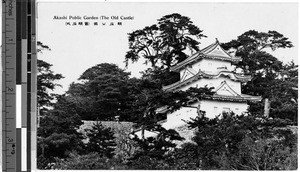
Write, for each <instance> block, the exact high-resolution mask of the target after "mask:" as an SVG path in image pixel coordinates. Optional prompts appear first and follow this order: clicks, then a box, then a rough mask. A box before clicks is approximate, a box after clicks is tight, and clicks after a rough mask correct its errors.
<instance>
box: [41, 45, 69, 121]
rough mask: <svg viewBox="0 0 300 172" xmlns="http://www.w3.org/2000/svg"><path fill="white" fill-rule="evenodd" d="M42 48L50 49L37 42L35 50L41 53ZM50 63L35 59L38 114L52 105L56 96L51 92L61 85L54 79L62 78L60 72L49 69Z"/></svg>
mask: <svg viewBox="0 0 300 172" xmlns="http://www.w3.org/2000/svg"><path fill="white" fill-rule="evenodd" d="M44 50H48V51H50V50H51V49H50V48H49V47H48V46H47V45H44V44H43V43H42V42H39V41H38V42H37V51H38V53H42V52H43V51H44ZM51 67H52V64H49V63H48V62H46V61H43V60H40V59H38V60H37V70H38V74H37V101H38V107H39V108H40V114H41V115H43V114H44V113H45V111H47V110H48V109H49V107H51V106H52V105H53V101H54V99H55V97H56V96H57V95H56V94H54V93H51V91H53V90H54V89H55V88H56V87H60V86H61V85H59V84H57V83H56V81H58V80H60V79H62V78H64V77H63V76H62V74H56V73H54V72H53V71H52V70H51Z"/></svg>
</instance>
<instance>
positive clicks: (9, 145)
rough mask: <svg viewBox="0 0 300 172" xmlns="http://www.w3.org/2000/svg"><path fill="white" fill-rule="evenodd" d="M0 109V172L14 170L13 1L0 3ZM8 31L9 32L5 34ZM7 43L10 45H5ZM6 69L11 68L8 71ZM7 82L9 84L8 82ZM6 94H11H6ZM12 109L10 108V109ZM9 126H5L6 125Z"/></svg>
mask: <svg viewBox="0 0 300 172" xmlns="http://www.w3.org/2000/svg"><path fill="white" fill-rule="evenodd" d="M2 2H3V3H2V12H4V13H3V14H2V31H5V33H4V35H3V36H2V70H3V73H2V79H3V82H2V89H3V90H4V91H5V92H4V93H3V94H2V100H5V101H2V108H3V109H4V111H5V113H4V114H2V155H3V156H2V170H3V171H15V170H16V121H15V120H10V121H9V122H8V120H7V119H6V118H13V119H15V113H16V109H15V107H16V96H15V92H16V76H15V69H14V68H15V64H16V60H15V58H14V57H15V56H16V44H13V43H15V41H16V21H15V18H16V2H15V1H13V0H9V1H2ZM7 31H9V32H7ZM6 42H9V43H11V44H6ZM7 68H13V69H10V70H8V69H7ZM8 81H9V82H8ZM6 92H9V93H12V94H6ZM11 107H12V108H11ZM8 123H9V125H6V124H8Z"/></svg>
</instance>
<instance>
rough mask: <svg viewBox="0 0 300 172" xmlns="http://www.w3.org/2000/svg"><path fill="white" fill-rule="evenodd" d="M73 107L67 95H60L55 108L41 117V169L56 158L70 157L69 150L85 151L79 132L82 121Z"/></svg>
mask: <svg viewBox="0 0 300 172" xmlns="http://www.w3.org/2000/svg"><path fill="white" fill-rule="evenodd" d="M72 107H73V105H72V104H71V103H70V101H68V100H67V98H66V97H65V96H59V97H58V101H57V103H55V105H54V107H53V109H52V110H49V111H47V113H45V115H44V116H43V117H41V119H40V126H39V128H38V130H37V137H38V143H37V156H38V168H39V169H45V168H48V166H49V164H51V163H54V162H55V161H56V160H55V158H66V157H68V155H69V152H72V151H79V152H81V151H83V148H84V147H83V142H82V139H83V136H82V134H81V133H78V132H77V130H78V128H79V126H80V125H81V124H82V121H81V119H80V116H79V115H77V114H76V113H75V111H74V110H73V111H72V109H73V108H72Z"/></svg>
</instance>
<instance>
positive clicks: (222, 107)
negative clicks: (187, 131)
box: [162, 100, 248, 129]
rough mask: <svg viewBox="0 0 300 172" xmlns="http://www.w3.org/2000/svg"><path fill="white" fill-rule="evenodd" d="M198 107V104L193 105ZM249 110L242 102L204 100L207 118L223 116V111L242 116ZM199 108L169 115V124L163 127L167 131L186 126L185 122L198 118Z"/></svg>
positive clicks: (183, 108)
mask: <svg viewBox="0 0 300 172" xmlns="http://www.w3.org/2000/svg"><path fill="white" fill-rule="evenodd" d="M191 106H193V107H197V106H198V103H195V104H193V105H191ZM247 108H248V105H247V103H245V102H244V103H242V102H223V101H212V100H202V101H201V108H200V109H201V110H203V111H205V112H206V117H208V118H214V117H216V116H217V115H219V114H221V113H222V112H223V111H233V112H234V113H235V114H237V115H241V114H242V113H244V112H246V111H247ZM196 116H197V108H190V107H182V108H181V109H179V110H177V111H175V112H173V113H171V114H168V115H167V122H165V123H163V124H162V126H163V127H165V128H166V129H170V128H176V127H179V126H183V125H185V124H186V122H184V121H189V120H190V119H191V118H196Z"/></svg>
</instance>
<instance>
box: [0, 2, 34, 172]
mask: <svg viewBox="0 0 300 172" xmlns="http://www.w3.org/2000/svg"><path fill="white" fill-rule="evenodd" d="M35 5H36V4H35V0H3V1H2V34H3V36H2V100H3V101H2V107H3V109H2V123H1V125H2V130H1V132H2V155H3V156H2V171H6V172H8V171H31V170H32V169H33V170H34V169H36V165H35V163H36V161H35V160H34V161H32V159H34V158H32V157H34V156H35V153H36V146H35V144H34V143H36V142H35V140H32V139H36V136H35V134H36V129H35V121H36V119H35V118H36V112H37V110H36V103H37V101H36V98H37V96H36V93H37V91H36V90H37V88H36V87H37V86H36V83H37V78H36V77H37V71H36V69H37V68H36V64H37V60H36V40H35V32H36V30H35ZM32 124H33V126H31V125H32ZM31 130H32V131H31ZM32 167H33V168H32Z"/></svg>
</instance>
